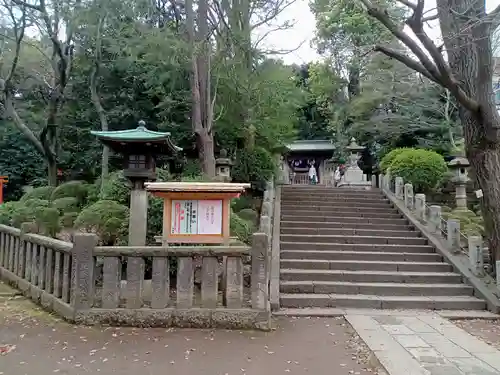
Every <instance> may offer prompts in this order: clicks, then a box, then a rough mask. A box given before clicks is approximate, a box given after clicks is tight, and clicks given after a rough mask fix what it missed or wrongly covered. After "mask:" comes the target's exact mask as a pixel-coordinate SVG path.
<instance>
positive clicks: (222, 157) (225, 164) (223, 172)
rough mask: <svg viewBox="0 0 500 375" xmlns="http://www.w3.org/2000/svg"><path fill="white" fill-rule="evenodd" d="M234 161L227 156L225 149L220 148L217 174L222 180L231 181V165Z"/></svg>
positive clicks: (216, 167)
mask: <svg viewBox="0 0 500 375" xmlns="http://www.w3.org/2000/svg"><path fill="white" fill-rule="evenodd" d="M232 166H233V161H232V160H231V159H230V158H228V157H227V151H226V150H225V149H222V150H220V153H219V157H218V158H217V159H215V175H216V176H217V180H218V181H221V182H231V167H232Z"/></svg>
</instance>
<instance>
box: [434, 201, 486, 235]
mask: <svg viewBox="0 0 500 375" xmlns="http://www.w3.org/2000/svg"><path fill="white" fill-rule="evenodd" d="M441 215H442V217H443V218H444V219H445V220H448V219H456V220H459V221H460V231H461V232H462V233H464V234H465V235H467V236H484V220H483V217H482V216H480V215H477V214H476V213H475V212H474V211H471V210H464V209H454V210H451V209H450V208H448V207H443V212H442V214H441Z"/></svg>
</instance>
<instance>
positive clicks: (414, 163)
mask: <svg viewBox="0 0 500 375" xmlns="http://www.w3.org/2000/svg"><path fill="white" fill-rule="evenodd" d="M399 150H401V149H399ZM394 151H395V150H394ZM389 154H390V153H389ZM389 154H388V155H389ZM386 168H390V172H391V177H392V178H395V177H396V176H399V177H402V178H403V180H404V182H405V183H407V182H408V183H411V184H412V185H413V189H414V190H415V192H419V193H420V192H422V193H426V192H428V191H430V190H433V189H435V188H436V187H437V186H438V185H440V184H441V183H442V182H443V180H444V178H445V176H446V172H447V171H448V167H447V165H446V162H445V160H444V158H443V157H442V156H441V155H439V154H438V153H437V152H434V151H430V150H425V149H413V148H408V149H404V150H403V151H399V152H398V153H397V155H396V156H395V157H394V158H393V159H392V162H391V163H390V164H389V166H386Z"/></svg>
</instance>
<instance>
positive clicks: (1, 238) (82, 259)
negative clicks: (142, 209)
mask: <svg viewBox="0 0 500 375" xmlns="http://www.w3.org/2000/svg"><path fill="white" fill-rule="evenodd" d="M265 221H266V219H264V226H265ZM268 221H269V220H268ZM23 229H25V228H23ZM269 238H270V237H269V233H255V234H254V235H253V238H252V245H251V247H248V246H177V247H172V246H169V247H163V246H144V247H137V246H97V236H96V235H94V234H84V233H82V234H75V235H74V238H73V243H69V242H63V241H59V240H55V239H52V238H47V237H44V236H40V235H36V234H29V233H26V232H25V231H23V230H22V229H21V230H20V229H16V228H12V227H8V226H4V225H0V278H2V279H3V280H5V281H7V282H9V283H10V284H12V285H14V286H15V287H17V288H18V289H20V290H21V291H22V292H23V294H24V295H26V296H27V297H29V298H31V299H32V300H34V301H35V302H37V303H40V304H41V305H42V306H43V307H44V308H46V309H47V310H50V311H53V312H55V313H57V314H59V315H61V316H62V317H63V318H65V319H67V320H69V321H71V322H76V323H83V324H95V323H102V324H112V325H132V326H162V327H164V326H181V327H225V328H258V329H269V324H270V309H269V294H268V284H269V273H268V272H267V269H268V264H269V246H270V245H269ZM248 256H250V257H251V269H250V275H249V284H250V285H245V280H244V271H245V270H244V266H243V259H244V258H245V257H248ZM222 259H224V260H225V261H224V262H222ZM146 260H147V261H146ZM146 264H149V265H150V267H151V268H152V269H151V272H150V273H151V275H150V277H149V278H148V279H147V280H146V279H145V275H146V274H147V272H145V265H146ZM221 265H222V266H221ZM221 268H223V269H222V270H221ZM124 269H125V272H123V270H124ZM173 270H175V272H171V271H173ZM197 271H199V273H200V277H199V279H200V280H199V281H198V282H197V280H196V277H195V276H196V274H197ZM124 274H125V275H126V277H123V276H124ZM221 274H222V275H224V277H221ZM174 279H175V280H174ZM247 281H248V280H247Z"/></svg>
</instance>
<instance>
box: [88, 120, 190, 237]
mask: <svg viewBox="0 0 500 375" xmlns="http://www.w3.org/2000/svg"><path fill="white" fill-rule="evenodd" d="M91 133H92V135H95V136H96V137H97V138H98V139H99V141H101V143H103V144H104V145H106V146H108V147H109V148H110V149H111V150H113V151H114V152H116V153H118V154H121V155H123V156H124V171H123V172H124V175H125V177H127V178H128V179H129V180H130V181H131V182H132V190H131V192H130V219H129V233H128V244H129V246H144V245H145V244H146V232H147V213H148V195H147V192H146V190H145V188H144V183H145V182H146V181H151V180H155V179H156V172H155V165H156V158H157V157H158V155H163V154H166V155H172V154H176V153H178V152H180V151H182V149H181V148H180V147H177V146H176V145H174V144H173V143H172V140H171V139H170V133H162V132H156V131H152V130H149V129H147V128H146V123H145V122H144V121H142V120H141V121H139V126H138V127H137V128H135V129H129V130H115V131H92V132H91Z"/></svg>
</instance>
